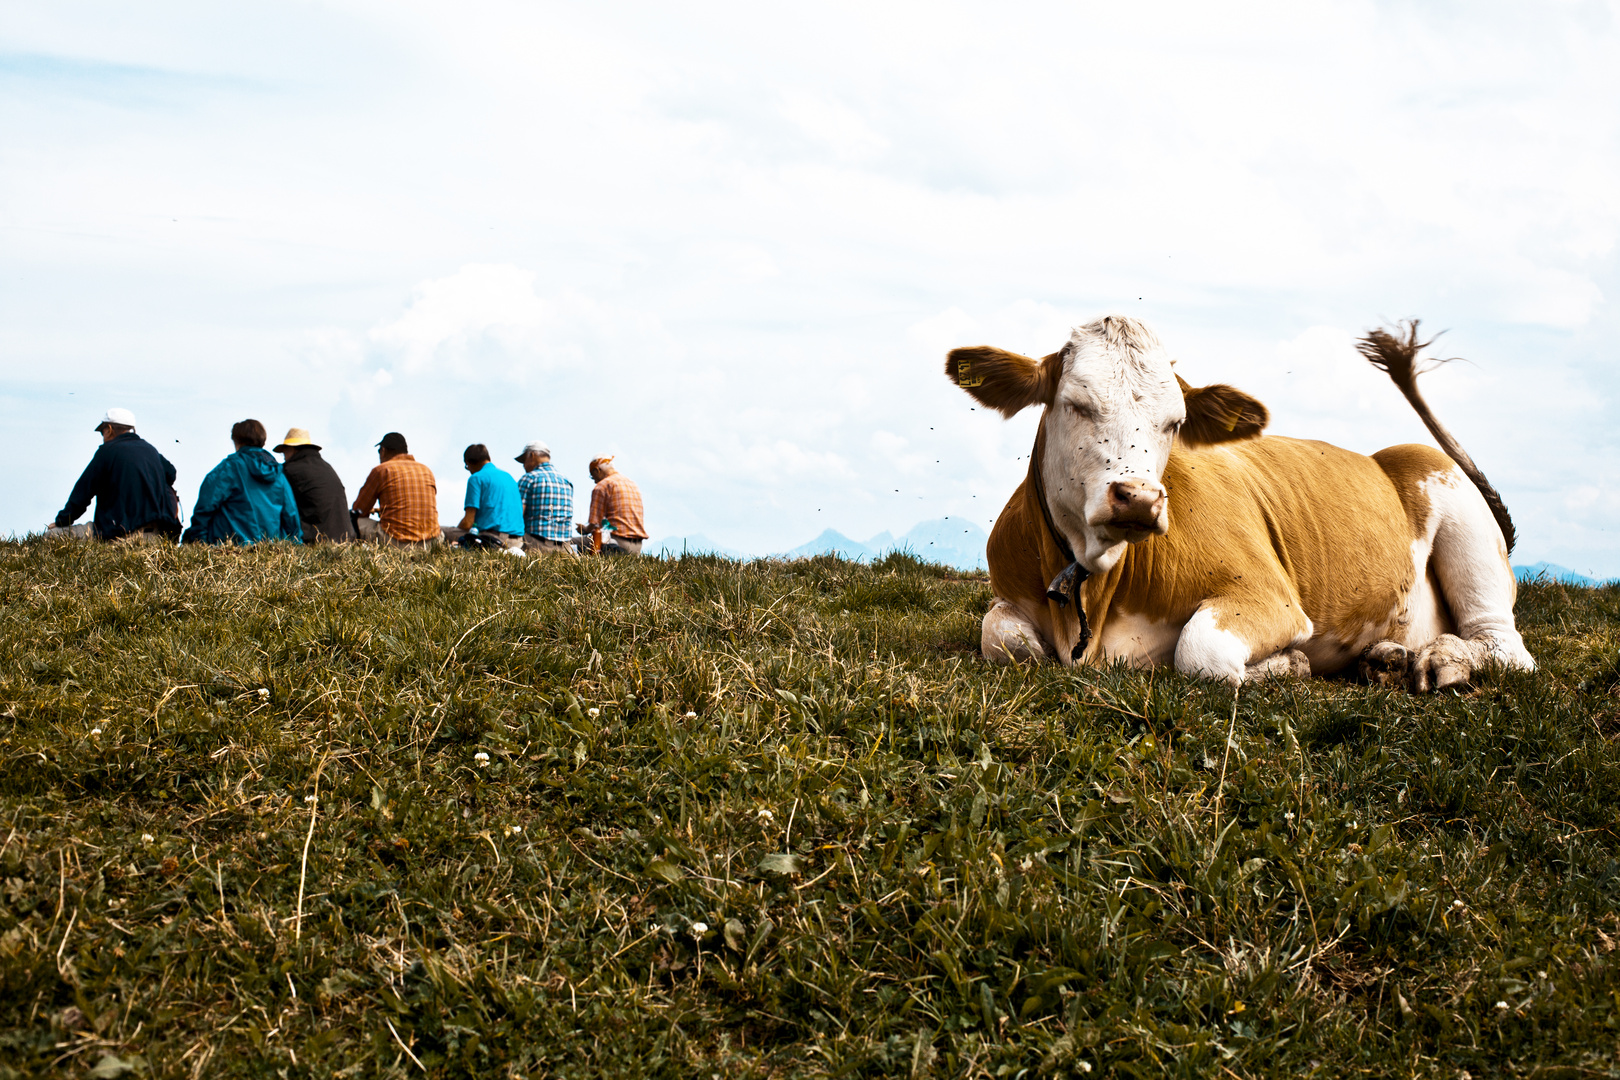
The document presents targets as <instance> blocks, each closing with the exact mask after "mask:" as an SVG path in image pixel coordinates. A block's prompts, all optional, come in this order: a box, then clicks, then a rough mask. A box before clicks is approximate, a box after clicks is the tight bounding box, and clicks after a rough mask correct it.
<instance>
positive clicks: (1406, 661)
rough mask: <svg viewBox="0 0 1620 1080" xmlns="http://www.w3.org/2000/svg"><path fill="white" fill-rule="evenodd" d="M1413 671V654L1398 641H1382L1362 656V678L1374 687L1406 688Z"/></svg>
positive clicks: (1369, 647) (1368, 648)
mask: <svg viewBox="0 0 1620 1080" xmlns="http://www.w3.org/2000/svg"><path fill="white" fill-rule="evenodd" d="M1411 670H1412V654H1411V653H1409V652H1407V651H1406V646H1405V645H1402V644H1401V643H1400V642H1398V641H1380V642H1378V643H1376V644H1373V645H1369V646H1367V650H1366V651H1365V652H1363V653H1362V654H1361V677H1362V678H1363V679H1366V680H1367V681H1368V682H1370V683H1372V684H1373V685H1374V686H1393V687H1404V686H1406V685H1407V683H1408V682H1409V681H1410V680H1411Z"/></svg>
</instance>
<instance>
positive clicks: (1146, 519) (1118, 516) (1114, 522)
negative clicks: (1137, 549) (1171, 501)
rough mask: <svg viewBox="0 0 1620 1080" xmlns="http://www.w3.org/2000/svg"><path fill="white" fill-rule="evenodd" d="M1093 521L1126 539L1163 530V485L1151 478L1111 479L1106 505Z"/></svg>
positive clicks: (1146, 535) (1166, 528)
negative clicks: (1100, 516)
mask: <svg viewBox="0 0 1620 1080" xmlns="http://www.w3.org/2000/svg"><path fill="white" fill-rule="evenodd" d="M1096 524H1097V525H1099V526H1101V527H1103V528H1105V529H1112V530H1114V531H1115V532H1117V533H1119V534H1120V535H1121V536H1122V537H1123V538H1124V539H1128V540H1143V539H1146V538H1147V537H1148V536H1151V535H1154V534H1163V533H1165V532H1166V531H1168V526H1167V523H1166V521H1165V494H1164V486H1163V485H1162V484H1155V483H1153V482H1152V481H1150V480H1134V479H1126V480H1116V481H1114V482H1113V483H1112V484H1109V485H1108V506H1107V509H1106V510H1105V512H1104V514H1103V515H1102V519H1101V520H1100V521H1098V522H1096Z"/></svg>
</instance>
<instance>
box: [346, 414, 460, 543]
mask: <svg viewBox="0 0 1620 1080" xmlns="http://www.w3.org/2000/svg"><path fill="white" fill-rule="evenodd" d="M408 449H409V448H408V447H407V446H406V444H405V436H403V435H401V434H400V433H399V432H397V431H390V432H389V433H388V434H386V435H384V436H383V437H382V441H381V442H379V443H378V444H377V462H378V464H377V467H376V468H374V469H372V470H371V474H370V475H369V476H367V477H366V482H365V483H364V484H362V485H361V487H360V493H359V494H358V495H356V496H355V499H354V509H353V510H352V511H351V514H350V516H352V517H353V518H354V527H355V531H356V532H357V533H359V534H360V539H362V540H369V541H372V542H373V543H379V544H394V545H397V546H400V547H407V546H410V547H417V546H421V545H424V544H427V543H430V542H432V541H434V540H439V539H441V538H442V536H443V532H442V531H441V530H440V528H439V487H438V484H437V483H435V482H434V479H433V470H432V469H429V468H428V467H427V466H426V465H423V464H422V463H421V462H420V461H417V460H416V459H415V458H413V457H412V456H411V455H410V453H409V452H408ZM373 506H376V507H377V516H378V517H380V518H381V519H382V520H381V521H375V520H373V519H372V518H371V517H370V516H369V515H370V514H371V508H372V507H373Z"/></svg>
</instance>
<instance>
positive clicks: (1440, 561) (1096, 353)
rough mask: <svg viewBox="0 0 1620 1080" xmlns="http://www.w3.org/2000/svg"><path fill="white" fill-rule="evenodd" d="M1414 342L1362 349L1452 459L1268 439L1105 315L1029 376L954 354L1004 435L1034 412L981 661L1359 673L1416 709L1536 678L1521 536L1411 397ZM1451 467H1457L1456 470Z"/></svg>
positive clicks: (1004, 360)
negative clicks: (1487, 681) (1466, 690)
mask: <svg viewBox="0 0 1620 1080" xmlns="http://www.w3.org/2000/svg"><path fill="white" fill-rule="evenodd" d="M1422 344H1423V343H1419V342H1418V341H1417V326H1416V323H1415V322H1414V323H1411V324H1409V325H1408V326H1407V328H1406V333H1405V336H1404V338H1402V337H1396V336H1394V335H1391V334H1389V333H1387V332H1385V331H1375V332H1374V333H1372V334H1370V335H1368V337H1367V338H1365V339H1364V340H1363V342H1362V345H1361V348H1362V351H1363V353H1364V354H1365V355H1367V356H1368V359H1370V360H1372V361H1373V362H1374V363H1376V364H1378V365H1379V366H1380V367H1383V368H1384V369H1385V370H1387V371H1388V372H1389V373H1390V375H1391V377H1392V378H1394V380H1395V382H1396V384H1397V385H1398V386H1399V387H1400V388H1401V390H1402V391H1403V392H1404V393H1405V394H1406V396H1407V398H1408V400H1409V401H1410V402H1411V403H1412V405H1413V407H1414V408H1416V409H1417V410H1418V412H1419V415H1420V416H1422V417H1423V419H1424V422H1425V423H1426V424H1428V426H1429V429H1430V431H1431V432H1432V433H1433V434H1434V435H1435V436H1436V438H1437V439H1438V440H1439V441H1440V443H1441V444H1442V445H1443V446H1446V447H1447V449H1448V451H1449V452H1450V454H1451V456H1449V457H1448V456H1447V454H1446V453H1441V452H1440V451H1438V450H1435V449H1433V448H1431V447H1427V446H1420V445H1408V446H1392V447H1390V448H1389V449H1387V450H1381V451H1379V452H1378V453H1377V454H1374V455H1373V456H1372V457H1364V456H1363V455H1361V454H1356V453H1352V452H1351V451H1349V450H1343V449H1340V448H1339V447H1337V446H1331V445H1329V444H1327V443H1323V442H1314V441H1309V440H1304V439H1289V438H1282V437H1278V436H1267V437H1264V438H1262V437H1261V435H1260V433H1261V431H1262V429H1264V427H1265V426H1266V424H1267V422H1268V421H1269V415H1268V413H1267V411H1266V408H1265V406H1264V405H1262V404H1261V403H1260V402H1258V401H1256V400H1255V399H1254V398H1252V397H1250V396H1249V395H1247V394H1245V393H1243V392H1242V391H1240V390H1236V389H1234V388H1232V387H1230V386H1206V387H1201V388H1197V389H1194V388H1193V387H1190V386H1188V385H1187V384H1186V383H1185V382H1183V381H1182V380H1181V379H1180V378H1179V377H1178V376H1177V375H1176V374H1175V372H1174V371H1173V370H1172V368H1171V365H1172V363H1173V361H1172V360H1171V359H1170V356H1169V354H1168V353H1166V352H1165V349H1164V347H1163V346H1162V345H1161V344H1160V343H1159V340H1158V338H1157V337H1155V336H1154V334H1153V332H1152V331H1151V330H1149V329H1148V328H1147V326H1145V325H1144V324H1142V323H1141V322H1138V321H1136V320H1135V319H1129V318H1125V317H1121V316H1109V317H1106V318H1103V319H1099V320H1097V321H1096V322H1093V323H1090V324H1088V325H1086V326H1082V327H1078V328H1077V329H1075V330H1074V332H1073V334H1072V336H1071V337H1070V339H1069V342H1068V344H1067V345H1065V346H1064V347H1063V348H1062V349H1060V350H1058V351H1057V352H1055V353H1053V354H1052V355H1050V356H1048V357H1046V358H1045V359H1044V360H1039V361H1037V360H1034V359H1031V358H1030V357H1027V356H1020V355H1018V354H1016V353H1010V352H1006V351H1005V350H1002V349H996V348H991V347H988V346H981V347H977V348H966V349H955V350H953V351H952V352H951V353H950V355H949V357H948V358H947V359H946V362H945V373H946V375H947V376H949V377H950V379H951V380H952V381H953V382H955V383H956V384H957V385H958V386H961V387H962V388H963V389H965V390H966V391H967V392H968V393H969V394H971V395H973V397H975V398H977V399H978V400H979V401H981V402H983V403H984V404H985V405H988V406H990V407H991V408H994V409H998V410H1000V411H1001V413H1002V414H1003V415H1005V416H1012V415H1013V414H1014V413H1016V412H1018V411H1019V410H1021V409H1025V408H1028V407H1030V406H1037V405H1038V406H1042V407H1043V409H1044V411H1043V413H1042V416H1041V425H1040V428H1039V431H1038V433H1037V434H1036V436H1035V449H1034V452H1033V453H1032V454H1031V455H1030V470H1029V475H1028V476H1027V477H1026V478H1025V480H1024V482H1023V483H1022V484H1021V485H1019V488H1018V490H1017V491H1016V492H1014V493H1013V497H1012V499H1011V500H1010V501H1009V502H1008V503H1007V506H1006V509H1004V510H1003V511H1002V512H1001V517H1000V518H999V519H998V520H997V522H996V525H995V529H994V530H993V531H992V532H991V534H990V541H989V548H988V559H989V564H990V585H991V588H992V590H993V591H994V593H995V600H994V602H993V603H992V604H991V606H990V610H989V612H988V613H986V615H985V617H984V626H983V630H982V635H981V642H982V651H983V653H984V655H985V657H987V658H989V659H992V660H997V661H1001V662H1008V661H1012V660H1019V659H1027V658H1036V657H1048V658H1056V659H1058V660H1059V661H1060V662H1062V663H1064V664H1077V663H1106V662H1110V661H1123V662H1126V663H1130V664H1134V665H1142V666H1151V665H1157V664H1167V663H1170V662H1172V661H1173V662H1174V663H1175V666H1176V668H1177V670H1179V671H1182V672H1186V673H1187V674H1193V675H1204V676H1208V677H1212V678H1216V679H1221V680H1225V681H1227V682H1230V683H1233V684H1237V683H1241V682H1243V681H1244V680H1246V679H1254V678H1263V677H1266V676H1268V675H1276V674H1284V673H1293V674H1307V673H1311V672H1314V673H1317V674H1327V673H1330V672H1335V671H1339V670H1341V669H1343V668H1345V667H1347V666H1348V665H1350V664H1351V663H1354V662H1355V661H1356V660H1357V659H1358V658H1359V659H1361V661H1362V668H1363V670H1364V671H1365V672H1366V673H1367V674H1368V675H1369V676H1370V677H1373V678H1375V679H1376V680H1378V681H1381V682H1386V683H1387V682H1392V681H1397V680H1399V681H1409V682H1410V685H1411V686H1412V688H1413V689H1415V690H1420V691H1422V690H1429V689H1439V688H1443V687H1448V686H1455V685H1458V684H1461V683H1464V682H1466V681H1468V679H1469V678H1470V676H1471V674H1472V672H1473V670H1474V669H1475V668H1477V667H1479V666H1481V665H1483V664H1487V663H1499V664H1503V665H1506V666H1508V667H1512V668H1519V669H1523V670H1531V669H1533V668H1534V667H1535V661H1534V660H1532V659H1531V657H1530V654H1529V653H1528V652H1527V651H1526V650H1525V647H1524V641H1523V639H1522V638H1520V636H1519V633H1518V630H1517V629H1516V628H1515V627H1514V623H1513V600H1514V594H1515V582H1514V579H1513V571H1512V568H1511V567H1510V566H1509V564H1508V553H1509V551H1510V550H1511V548H1512V536H1513V531H1512V530H1513V526H1512V523H1511V521H1509V519H1508V516H1507V511H1506V509H1505V508H1503V507H1502V505H1501V500H1500V498H1499V497H1497V495H1496V492H1495V491H1494V490H1492V489H1491V488H1490V485H1489V484H1488V483H1486V481H1485V478H1484V476H1483V475H1481V474H1480V473H1479V470H1478V469H1477V468H1475V467H1474V465H1473V463H1472V461H1470V460H1469V459H1468V456H1467V454H1465V453H1463V451H1462V449H1461V447H1459V446H1457V444H1456V441H1455V440H1454V439H1452V438H1451V436H1450V435H1449V434H1448V433H1447V432H1446V431H1445V429H1444V428H1443V427H1441V426H1440V424H1439V423H1438V421H1436V420H1435V419H1434V417H1433V414H1432V413H1430V412H1429V410H1428V407H1427V406H1426V405H1425V404H1424V402H1423V399H1422V397H1421V396H1420V395H1419V394H1418V393H1417V389H1416V387H1415V385H1414V379H1415V376H1416V370H1415V366H1414V365H1415V359H1416V356H1417V353H1418V350H1419V349H1420V348H1421V347H1422ZM1453 459H1455V460H1453Z"/></svg>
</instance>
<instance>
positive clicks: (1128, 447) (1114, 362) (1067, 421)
mask: <svg viewBox="0 0 1620 1080" xmlns="http://www.w3.org/2000/svg"><path fill="white" fill-rule="evenodd" d="M1130 330H1133V331H1137V332H1135V333H1131V332H1116V333H1113V334H1106V335H1105V334H1101V333H1097V332H1096V331H1094V330H1093V329H1091V328H1090V327H1081V328H1078V329H1076V330H1075V331H1074V334H1073V336H1072V337H1071V338H1070V339H1069V344H1068V347H1067V348H1066V349H1065V350H1064V352H1063V354H1062V355H1063V368H1062V372H1061V374H1060V375H1059V377H1058V380H1057V386H1056V388H1055V392H1054V394H1053V397H1052V401H1051V403H1050V405H1049V406H1048V408H1047V411H1046V419H1045V423H1046V452H1045V457H1044V460H1043V461H1042V462H1041V469H1042V480H1043V481H1044V483H1045V487H1046V498H1047V504H1048V505H1049V506H1050V507H1051V510H1052V519H1053V521H1054V523H1055V524H1056V525H1057V526H1058V528H1059V529H1060V530H1062V531H1063V532H1064V533H1065V534H1066V535H1067V537H1068V539H1069V541H1070V543H1071V544H1072V545H1073V547H1074V551H1075V556H1076V557H1077V558H1078V559H1079V560H1080V562H1081V563H1082V564H1084V565H1085V566H1086V568H1087V569H1089V570H1091V571H1092V572H1093V573H1101V572H1103V571H1105V570H1107V569H1108V568H1109V567H1111V566H1113V564H1114V563H1115V562H1116V561H1117V560H1118V559H1119V557H1120V555H1122V554H1123V553H1124V550H1125V545H1126V544H1128V543H1136V542H1139V541H1142V540H1146V539H1147V538H1148V537H1150V536H1162V535H1163V534H1164V533H1166V532H1168V531H1169V529H1170V500H1169V498H1168V497H1167V496H1166V494H1165V490H1164V483H1163V476H1164V467H1165V463H1166V462H1168V461H1169V459H1170V448H1171V446H1172V445H1173V444H1174V443H1175V440H1176V434H1177V433H1178V432H1179V431H1180V430H1181V426H1182V424H1183V422H1185V420H1186V419H1187V409H1186V406H1185V404H1184V403H1183V400H1182V393H1181V387H1180V385H1179V384H1178V383H1177V382H1176V376H1175V372H1174V371H1173V370H1172V369H1171V366H1170V364H1171V361H1170V356H1169V354H1168V353H1166V352H1165V350H1164V347H1163V346H1162V345H1160V344H1159V342H1158V340H1157V339H1155V338H1154V337H1153V336H1152V334H1151V333H1148V332H1147V331H1146V328H1145V327H1142V326H1141V325H1140V324H1135V325H1133V326H1131V327H1130Z"/></svg>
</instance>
